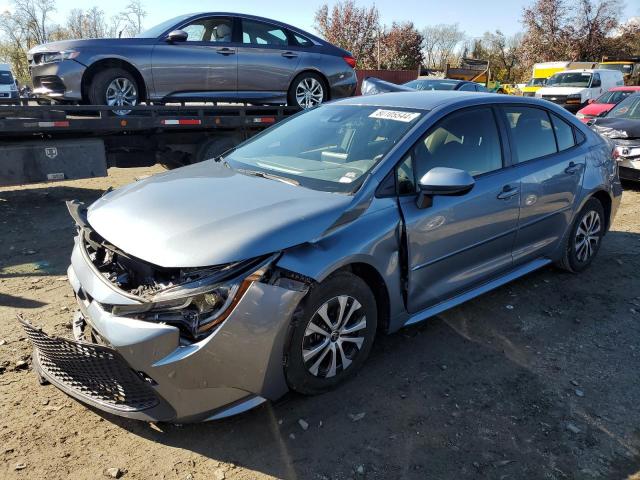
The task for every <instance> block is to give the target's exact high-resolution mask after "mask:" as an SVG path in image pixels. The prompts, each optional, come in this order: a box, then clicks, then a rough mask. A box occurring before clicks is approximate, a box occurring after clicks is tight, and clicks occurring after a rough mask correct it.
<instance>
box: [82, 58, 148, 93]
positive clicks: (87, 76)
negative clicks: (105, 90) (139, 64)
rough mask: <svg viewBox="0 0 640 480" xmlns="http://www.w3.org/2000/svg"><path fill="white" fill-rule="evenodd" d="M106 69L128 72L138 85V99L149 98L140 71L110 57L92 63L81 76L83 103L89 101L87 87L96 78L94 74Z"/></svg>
mask: <svg viewBox="0 0 640 480" xmlns="http://www.w3.org/2000/svg"><path fill="white" fill-rule="evenodd" d="M107 68H122V69H123V70H126V71H127V72H129V73H130V74H131V75H133V78H135V80H136V82H137V84H138V88H139V89H140V90H141V91H140V99H141V100H147V99H148V98H149V97H148V90H147V84H146V82H145V81H144V77H143V76H142V74H141V73H140V71H139V70H138V69H137V68H136V67H135V66H134V65H133V64H131V63H130V62H128V61H126V60H123V59H121V58H115V57H110V58H103V59H100V60H98V61H96V62H94V63H92V64H91V65H90V66H89V67H88V68H87V69H86V70H85V72H84V74H83V75H82V100H83V101H85V102H86V101H88V99H89V96H88V90H89V85H91V81H92V80H93V78H94V77H95V76H96V74H98V73H99V72H101V71H104V70H106V69H107Z"/></svg>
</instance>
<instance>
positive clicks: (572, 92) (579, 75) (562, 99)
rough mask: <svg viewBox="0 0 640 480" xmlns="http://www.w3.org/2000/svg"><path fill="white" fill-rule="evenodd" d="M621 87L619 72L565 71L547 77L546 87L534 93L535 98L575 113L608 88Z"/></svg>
mask: <svg viewBox="0 0 640 480" xmlns="http://www.w3.org/2000/svg"><path fill="white" fill-rule="evenodd" d="M622 85H624V79H623V78H622V72H620V71H619V70H603V69H597V70H595V69H592V68H587V69H579V70H565V71H564V72H558V73H556V74H554V75H552V76H551V77H549V79H548V80H547V84H546V86H545V87H543V88H541V89H539V90H538V91H537V92H536V97H537V98H543V99H545V100H549V101H551V102H553V103H557V104H558V105H562V106H563V107H564V108H566V109H567V110H569V111H570V112H573V113H575V112H577V111H578V110H580V109H581V108H582V107H584V106H585V105H586V104H587V103H588V102H589V100H590V99H592V98H598V97H599V96H600V95H601V94H602V93H604V92H606V91H607V90H609V89H610V88H613V87H618V86H622Z"/></svg>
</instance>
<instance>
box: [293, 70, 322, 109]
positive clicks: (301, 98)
mask: <svg viewBox="0 0 640 480" xmlns="http://www.w3.org/2000/svg"><path fill="white" fill-rule="evenodd" d="M323 98H324V90H323V88H322V84H321V83H320V82H319V81H318V80H316V79H315V78H312V77H307V78H303V79H302V81H300V83H298V85H297V86H296V101H297V102H298V105H299V106H300V107H302V108H311V107H315V106H317V105H320V104H321V103H322V100H323Z"/></svg>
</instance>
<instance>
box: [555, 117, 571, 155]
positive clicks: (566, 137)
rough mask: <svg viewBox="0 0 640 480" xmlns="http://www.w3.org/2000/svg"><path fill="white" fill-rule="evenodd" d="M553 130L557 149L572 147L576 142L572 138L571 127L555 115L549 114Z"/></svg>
mask: <svg viewBox="0 0 640 480" xmlns="http://www.w3.org/2000/svg"><path fill="white" fill-rule="evenodd" d="M551 121H552V122H553V130H554V131H555V132H556V140H557V141H558V150H560V151H563V150H566V149H568V148H571V147H573V146H574V145H575V144H576V143H575V141H574V139H573V127H572V126H571V125H569V124H568V123H567V122H565V121H564V120H562V119H561V118H560V117H558V116H557V115H554V114H553V113H552V114H551Z"/></svg>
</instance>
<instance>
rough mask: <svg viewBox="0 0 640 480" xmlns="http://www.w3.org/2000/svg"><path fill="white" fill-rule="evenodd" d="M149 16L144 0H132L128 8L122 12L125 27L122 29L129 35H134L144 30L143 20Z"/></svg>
mask: <svg viewBox="0 0 640 480" xmlns="http://www.w3.org/2000/svg"><path fill="white" fill-rule="evenodd" d="M146 16H147V12H146V10H145V9H144V4H143V2H142V0H131V1H130V2H129V4H128V5H127V8H125V10H124V11H123V12H122V13H121V18H122V20H123V23H124V28H123V30H121V31H122V32H123V34H126V36H128V37H133V36H135V35H137V34H138V33H140V32H141V31H142V22H143V21H144V19H145V17H146Z"/></svg>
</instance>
